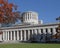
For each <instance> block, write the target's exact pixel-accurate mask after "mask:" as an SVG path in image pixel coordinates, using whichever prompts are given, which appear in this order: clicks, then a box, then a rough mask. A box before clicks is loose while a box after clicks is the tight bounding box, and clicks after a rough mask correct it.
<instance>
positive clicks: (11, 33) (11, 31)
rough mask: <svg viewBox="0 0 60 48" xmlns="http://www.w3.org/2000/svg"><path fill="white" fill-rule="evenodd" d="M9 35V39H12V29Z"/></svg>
mask: <svg viewBox="0 0 60 48" xmlns="http://www.w3.org/2000/svg"><path fill="white" fill-rule="evenodd" d="M10 36H11V37H10V38H11V40H12V31H11V34H10Z"/></svg>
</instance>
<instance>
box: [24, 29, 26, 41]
mask: <svg viewBox="0 0 60 48" xmlns="http://www.w3.org/2000/svg"><path fill="white" fill-rule="evenodd" d="M24 41H26V30H24Z"/></svg>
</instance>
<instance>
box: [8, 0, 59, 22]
mask: <svg viewBox="0 0 60 48" xmlns="http://www.w3.org/2000/svg"><path fill="white" fill-rule="evenodd" d="M9 2H12V3H14V4H16V5H17V6H18V11H20V12H25V11H35V12H38V14H39V19H41V20H43V21H44V23H53V22H57V21H56V20H55V19H56V17H58V16H60V0H9Z"/></svg>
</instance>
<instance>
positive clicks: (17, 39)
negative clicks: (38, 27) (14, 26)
mask: <svg viewBox="0 0 60 48" xmlns="http://www.w3.org/2000/svg"><path fill="white" fill-rule="evenodd" d="M17 40H19V32H18V31H17Z"/></svg>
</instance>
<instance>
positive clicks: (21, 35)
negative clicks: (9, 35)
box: [20, 30, 22, 41]
mask: <svg viewBox="0 0 60 48" xmlns="http://www.w3.org/2000/svg"><path fill="white" fill-rule="evenodd" d="M20 32H21V41H22V30H21V31H20Z"/></svg>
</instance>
